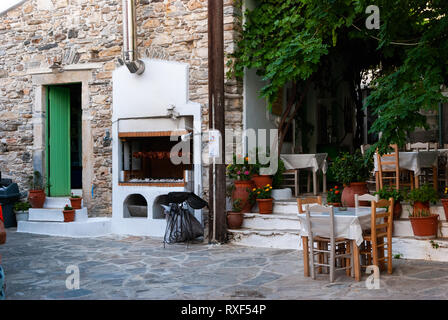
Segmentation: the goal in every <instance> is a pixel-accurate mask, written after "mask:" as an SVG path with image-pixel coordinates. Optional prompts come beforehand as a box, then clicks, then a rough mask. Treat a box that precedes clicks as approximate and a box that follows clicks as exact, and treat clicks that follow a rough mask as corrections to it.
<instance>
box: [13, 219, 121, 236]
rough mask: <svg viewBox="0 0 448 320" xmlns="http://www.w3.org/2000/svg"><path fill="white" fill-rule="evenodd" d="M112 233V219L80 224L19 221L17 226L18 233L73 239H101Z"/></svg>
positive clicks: (88, 220)
mask: <svg viewBox="0 0 448 320" xmlns="http://www.w3.org/2000/svg"><path fill="white" fill-rule="evenodd" d="M111 231H112V219H111V218H102V217H100V218H89V219H87V220H85V221H79V222H76V221H75V222H43V221H39V222H36V221H19V222H18V225H17V232H23V233H33V234H42V235H48V236H59V237H71V238H89V237H101V236H105V235H109V234H110V233H111Z"/></svg>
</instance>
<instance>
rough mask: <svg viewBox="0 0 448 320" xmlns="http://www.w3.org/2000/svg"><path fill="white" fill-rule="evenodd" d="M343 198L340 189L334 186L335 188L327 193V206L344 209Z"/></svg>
mask: <svg viewBox="0 0 448 320" xmlns="http://www.w3.org/2000/svg"><path fill="white" fill-rule="evenodd" d="M341 196H342V193H341V190H340V189H339V187H338V186H334V188H332V189H330V191H328V192H327V204H328V205H329V206H333V207H342V201H341Z"/></svg>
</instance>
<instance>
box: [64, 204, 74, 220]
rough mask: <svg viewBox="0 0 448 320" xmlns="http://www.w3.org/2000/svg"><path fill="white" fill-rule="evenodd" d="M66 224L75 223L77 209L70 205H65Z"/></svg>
mask: <svg viewBox="0 0 448 320" xmlns="http://www.w3.org/2000/svg"><path fill="white" fill-rule="evenodd" d="M62 212H63V213H64V222H73V221H75V209H73V208H72V207H70V206H69V205H68V204H66V205H65V207H64V210H63V211H62Z"/></svg>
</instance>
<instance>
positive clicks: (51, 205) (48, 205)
mask: <svg viewBox="0 0 448 320" xmlns="http://www.w3.org/2000/svg"><path fill="white" fill-rule="evenodd" d="M81 204H82V202H81ZM65 205H69V206H70V198H67V197H47V198H46V199H45V203H44V208H45V209H62V208H64V207H65Z"/></svg>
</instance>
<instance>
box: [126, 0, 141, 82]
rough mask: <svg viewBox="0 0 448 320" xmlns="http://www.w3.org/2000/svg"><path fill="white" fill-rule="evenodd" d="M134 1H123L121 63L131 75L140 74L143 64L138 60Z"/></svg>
mask: <svg viewBox="0 0 448 320" xmlns="http://www.w3.org/2000/svg"><path fill="white" fill-rule="evenodd" d="M136 21H137V20H136V13H135V0H123V60H124V61H123V62H124V64H125V65H126V67H127V68H128V69H129V71H130V72H131V73H136V74H142V73H143V72H145V64H144V63H143V61H141V60H139V59H138V51H137V28H136V24H137V22H136Z"/></svg>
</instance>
